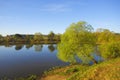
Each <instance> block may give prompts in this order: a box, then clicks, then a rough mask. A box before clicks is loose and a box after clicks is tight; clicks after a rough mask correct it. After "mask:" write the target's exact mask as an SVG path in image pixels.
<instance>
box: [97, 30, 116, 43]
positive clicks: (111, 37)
mask: <svg viewBox="0 0 120 80" xmlns="http://www.w3.org/2000/svg"><path fill="white" fill-rule="evenodd" d="M95 34H96V37H97V43H99V44H103V43H107V42H111V41H115V34H114V33H113V32H111V31H110V30H108V29H102V28H99V29H97V31H96V33H95Z"/></svg>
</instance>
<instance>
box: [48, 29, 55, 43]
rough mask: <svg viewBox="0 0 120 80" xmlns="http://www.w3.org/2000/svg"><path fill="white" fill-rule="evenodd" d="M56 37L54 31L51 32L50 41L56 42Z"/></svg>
mask: <svg viewBox="0 0 120 80" xmlns="http://www.w3.org/2000/svg"><path fill="white" fill-rule="evenodd" d="M54 36H55V34H54V32H53V31H50V33H49V34H48V38H49V40H50V41H53V40H54Z"/></svg>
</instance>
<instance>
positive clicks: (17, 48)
mask: <svg viewBox="0 0 120 80" xmlns="http://www.w3.org/2000/svg"><path fill="white" fill-rule="evenodd" d="M23 46H24V45H22V44H17V45H16V46H15V50H21V49H22V48H23Z"/></svg>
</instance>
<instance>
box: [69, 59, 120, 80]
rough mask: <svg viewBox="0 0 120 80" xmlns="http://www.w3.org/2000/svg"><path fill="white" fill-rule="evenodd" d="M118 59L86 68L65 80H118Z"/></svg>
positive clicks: (119, 76) (119, 63)
mask: <svg viewBox="0 0 120 80" xmlns="http://www.w3.org/2000/svg"><path fill="white" fill-rule="evenodd" d="M119 71H120V58H117V59H113V60H110V61H105V62H103V63H101V64H96V65H93V66H90V67H88V68H81V69H80V71H79V72H77V73H74V74H73V75H72V76H70V77H69V78H68V79H67V80H101V79H103V80H119V79H120V72H119Z"/></svg>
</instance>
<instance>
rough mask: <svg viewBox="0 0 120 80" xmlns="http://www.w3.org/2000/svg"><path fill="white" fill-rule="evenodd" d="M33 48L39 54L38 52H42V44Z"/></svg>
mask: <svg viewBox="0 0 120 80" xmlns="http://www.w3.org/2000/svg"><path fill="white" fill-rule="evenodd" d="M34 48H35V51H36V52H40V51H42V48H43V45H42V44H41V45H34Z"/></svg>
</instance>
